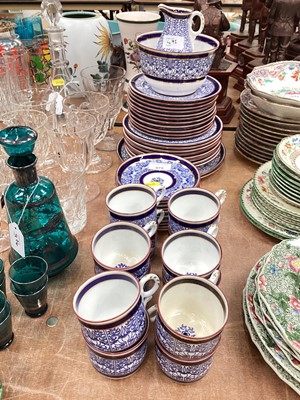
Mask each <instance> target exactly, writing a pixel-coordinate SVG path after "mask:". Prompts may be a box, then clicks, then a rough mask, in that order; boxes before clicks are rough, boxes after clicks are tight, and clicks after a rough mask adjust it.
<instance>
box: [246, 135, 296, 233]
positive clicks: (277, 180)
mask: <svg viewBox="0 0 300 400" xmlns="http://www.w3.org/2000/svg"><path fill="white" fill-rule="evenodd" d="M299 154H300V135H294V136H290V137H287V138H284V139H283V140H282V141H281V142H280V143H279V144H278V145H277V146H276V149H275V151H274V156H273V159H272V161H268V162H267V163H265V164H263V165H261V166H260V167H259V168H258V169H257V171H256V172H255V174H254V177H253V179H251V180H250V181H248V182H247V183H246V184H245V185H244V187H243V189H242V192H241V207H242V210H243V212H244V213H245V215H246V217H247V218H248V219H249V220H250V222H252V223H253V224H254V225H255V226H257V227H258V228H259V229H261V230H263V231H264V232H266V233H268V234H269V235H271V236H274V237H277V238H278V239H287V238H294V237H297V236H299V235H300V195H299V188H300V164H299V158H300V157H299Z"/></svg>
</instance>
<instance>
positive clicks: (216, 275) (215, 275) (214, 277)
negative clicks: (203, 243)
mask: <svg viewBox="0 0 300 400" xmlns="http://www.w3.org/2000/svg"><path fill="white" fill-rule="evenodd" d="M220 277H221V272H220V271H219V270H218V269H216V270H215V271H214V272H213V273H212V274H211V276H210V277H209V278H208V280H209V281H210V282H212V283H213V284H214V285H218V283H219V281H220ZM150 308H152V307H150ZM148 312H149V311H148Z"/></svg>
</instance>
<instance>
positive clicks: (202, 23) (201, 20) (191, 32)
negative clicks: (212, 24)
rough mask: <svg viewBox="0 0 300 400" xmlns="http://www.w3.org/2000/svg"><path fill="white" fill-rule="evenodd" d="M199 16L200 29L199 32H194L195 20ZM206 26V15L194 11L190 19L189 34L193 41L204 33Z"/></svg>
mask: <svg viewBox="0 0 300 400" xmlns="http://www.w3.org/2000/svg"><path fill="white" fill-rule="evenodd" d="M196 16H198V17H199V18H200V27H199V29H198V30H197V31H194V30H193V19H194V17H196ZM204 25H205V20H204V15H203V14H202V12H201V11H197V10H196V11H193V12H192V14H191V16H190V18H189V32H190V36H191V37H192V38H193V39H196V36H197V35H200V33H201V32H202V31H203V29H204Z"/></svg>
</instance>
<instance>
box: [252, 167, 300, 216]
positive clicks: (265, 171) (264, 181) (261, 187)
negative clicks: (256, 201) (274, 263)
mask: <svg viewBox="0 0 300 400" xmlns="http://www.w3.org/2000/svg"><path fill="white" fill-rule="evenodd" d="M271 164H272V161H268V162H267V163H265V164H263V165H261V166H260V167H259V168H258V169H257V170H256V172H255V174H254V178H253V185H254V187H255V191H256V193H257V195H259V196H260V198H261V199H262V200H263V201H266V202H267V203H268V204H270V205H272V206H273V207H275V208H276V209H277V210H280V211H281V212H282V213H284V215H287V216H293V217H294V218H295V219H297V220H298V221H299V222H300V209H299V208H298V207H295V206H292V205H291V204H288V203H287V202H286V201H284V200H283V199H282V198H280V197H278V196H276V195H275V194H274V193H273V192H272V190H271V187H270V181H269V173H270V169H271Z"/></svg>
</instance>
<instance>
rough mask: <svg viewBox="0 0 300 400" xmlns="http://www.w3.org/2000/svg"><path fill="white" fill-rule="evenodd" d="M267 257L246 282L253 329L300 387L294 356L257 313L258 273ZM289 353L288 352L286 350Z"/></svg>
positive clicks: (258, 264) (247, 300)
mask: <svg viewBox="0 0 300 400" xmlns="http://www.w3.org/2000/svg"><path fill="white" fill-rule="evenodd" d="M265 258H266V257H265V256H264V257H262V258H261V259H260V260H259V261H258V262H257V264H256V265H255V266H254V267H253V268H252V270H251V272H250V274H249V277H248V279H247V282H246V287H245V290H244V292H245V297H246V298H245V301H246V307H247V311H248V315H249V318H250V321H251V324H252V327H253V329H254V330H255V332H256V334H257V335H258V337H259V339H260V340H261V342H262V343H263V345H264V348H265V350H267V351H268V353H269V354H270V355H271V356H272V357H273V358H274V360H275V361H276V362H277V363H278V364H279V365H280V366H281V367H282V368H283V369H284V370H285V371H286V372H288V373H289V374H290V375H291V376H292V377H293V378H294V379H295V380H296V381H297V382H298V384H299V389H300V370H299V369H298V368H297V367H296V366H295V365H294V363H293V362H292V357H291V356H290V355H289V356H288V357H287V356H286V354H285V353H284V352H283V351H282V349H281V348H280V347H279V345H278V343H276V342H275V341H274V340H273V338H272V337H271V335H270V334H269V333H268V331H267V330H266V328H265V325H264V324H263V323H262V322H261V320H260V318H259V316H258V315H257V313H256V308H255V301H254V298H255V293H256V282H255V279H256V275H257V273H258V272H259V269H260V268H261V267H262V266H263V261H264V259H265ZM286 353H288V352H286ZM295 364H296V365H297V364H298V361H297V360H296V359H295Z"/></svg>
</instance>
